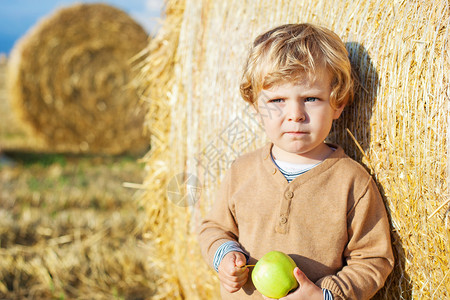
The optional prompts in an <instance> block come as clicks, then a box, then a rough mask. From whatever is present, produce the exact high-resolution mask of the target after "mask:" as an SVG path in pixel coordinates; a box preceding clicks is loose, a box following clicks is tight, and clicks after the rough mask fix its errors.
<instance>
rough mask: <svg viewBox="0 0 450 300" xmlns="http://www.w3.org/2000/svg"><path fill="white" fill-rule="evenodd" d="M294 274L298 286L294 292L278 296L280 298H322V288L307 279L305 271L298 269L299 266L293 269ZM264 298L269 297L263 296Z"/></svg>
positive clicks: (296, 299) (312, 299)
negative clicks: (281, 296)
mask: <svg viewBox="0 0 450 300" xmlns="http://www.w3.org/2000/svg"><path fill="white" fill-rule="evenodd" d="M294 276H295V278H296V279H297V282H298V285H299V287H298V288H297V289H296V290H295V291H294V292H292V293H289V294H288V295H287V296H286V297H283V298H280V300H281V299H284V300H294V299H295V300H303V299H306V300H314V299H317V300H323V292H322V289H321V288H320V287H318V286H317V285H315V284H314V283H313V282H312V281H311V280H309V279H308V277H306V275H305V273H303V272H302V271H300V269H299V268H295V269H294ZM263 297H264V296H263ZM264 299H271V298H267V297H264Z"/></svg>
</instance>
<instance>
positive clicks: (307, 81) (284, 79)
mask: <svg viewBox="0 0 450 300" xmlns="http://www.w3.org/2000/svg"><path fill="white" fill-rule="evenodd" d="M271 76H272V75H271V74H270V73H268V74H266V75H265V76H264V77H263V78H264V79H263V82H262V85H261V90H260V91H259V94H261V92H262V91H263V90H271V89H273V88H275V87H278V86H281V85H285V84H292V85H306V86H311V85H314V84H316V83H317V82H324V81H325V82H327V83H329V84H330V85H331V81H332V80H331V79H332V77H333V74H332V73H331V71H330V70H328V69H327V68H318V69H316V70H311V71H299V72H296V73H293V74H289V75H287V76H280V77H278V76H277V77H278V78H272V79H271V80H267V79H268V78H270V77H271ZM268 81H269V82H270V84H268V83H267V82H268Z"/></svg>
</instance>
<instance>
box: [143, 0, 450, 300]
mask: <svg viewBox="0 0 450 300" xmlns="http://www.w3.org/2000/svg"><path fill="white" fill-rule="evenodd" d="M167 7H168V10H167V20H166V22H165V23H164V27H163V28H162V31H161V33H160V34H159V36H158V37H157V38H156V39H155V40H154V41H152V42H151V43H150V45H149V52H150V54H149V55H148V61H147V63H146V64H145V65H143V66H142V78H141V86H142V87H147V86H152V88H148V89H147V90H145V91H144V97H145V98H146V99H148V100H149V105H148V107H149V111H148V113H147V122H148V123H147V126H148V128H149V129H150V130H151V131H152V133H153V136H154V138H153V139H152V144H151V145H152V150H151V152H150V153H149V154H148V155H147V157H146V159H147V177H146V180H145V184H144V185H145V186H146V188H147V192H146V193H145V195H144V196H143V198H142V201H143V203H144V205H145V207H146V210H147V213H148V215H149V218H148V220H147V224H146V227H147V229H148V230H149V232H150V234H151V236H152V238H154V240H155V241H156V245H157V251H158V252H157V255H158V256H157V262H159V263H160V265H161V266H162V267H164V268H165V270H166V272H165V275H164V280H163V282H162V283H163V287H164V289H161V290H160V291H163V292H162V293H161V294H159V295H160V296H161V298H164V299H180V298H187V299H211V298H217V297H218V282H217V277H216V276H215V275H214V274H213V272H211V271H210V270H209V269H208V268H207V267H206V265H205V263H204V262H203V260H202V259H201V257H200V253H199V249H198V245H197V242H196V238H195V229H196V228H197V226H198V224H199V220H200V218H201V216H202V215H203V214H204V213H205V211H206V210H207V209H208V208H209V207H210V205H211V203H212V201H213V199H214V191H215V189H216V187H217V185H218V184H219V182H220V178H221V176H222V174H223V172H224V170H226V169H227V168H228V165H229V162H230V160H232V159H233V158H234V157H236V155H239V154H241V153H243V152H246V151H249V150H251V149H254V148H256V147H258V146H259V145H261V144H262V143H264V142H265V139H264V137H263V134H262V131H261V130H260V128H259V127H258V125H257V123H256V122H255V120H254V118H253V116H252V115H251V114H249V113H248V110H246V109H245V105H244V103H243V101H242V100H241V99H240V97H239V93H238V82H239V77H240V76H239V74H240V73H241V69H242V64H243V60H244V58H245V56H246V52H247V49H248V46H249V43H250V42H251V41H252V40H253V38H254V37H255V36H256V35H257V34H259V33H261V32H262V31H264V30H266V29H268V28H271V27H273V26H275V25H278V24H281V23H288V22H314V23H317V24H321V25H325V26H327V27H329V28H330V29H332V30H334V31H335V32H336V33H337V34H338V35H340V36H341V38H342V39H343V40H344V41H345V42H347V43H348V44H347V47H348V49H349V52H350V55H351V59H352V63H353V66H354V68H355V71H356V72H357V73H358V75H359V81H360V82H359V84H358V87H357V101H356V102H355V104H354V105H352V106H351V107H348V108H347V109H346V112H345V115H344V116H343V118H342V119H341V120H340V121H339V122H338V123H337V124H336V126H335V128H334V131H333V134H332V135H331V136H330V140H334V141H337V142H339V143H340V144H342V146H344V148H345V149H346V151H347V152H348V153H349V154H350V155H351V156H352V157H354V158H355V159H357V160H358V161H360V162H361V163H362V164H364V165H365V166H366V167H367V168H368V169H369V170H371V172H372V174H373V175H374V177H375V178H376V180H377V182H378V184H379V187H380V190H381V191H382V193H383V196H384V199H385V201H386V206H387V208H388V211H389V214H390V218H391V223H392V237H393V246H394V250H395V254H396V257H397V262H396V266H395V269H394V272H393V274H392V275H391V276H390V277H389V279H388V281H387V283H386V287H385V288H384V289H383V290H382V291H380V293H378V294H377V296H376V298H377V299H411V298H414V299H447V298H449V297H450V280H449V278H450V275H449V273H450V269H449V260H450V257H449V256H450V254H449V253H450V241H449V238H450V231H449V227H448V222H449V212H448V210H447V209H448V207H449V205H448V183H449V180H448V176H449V175H448V141H449V139H450V138H449V137H448V135H449V133H448V126H449V125H448V124H449V123H448V116H449V110H448V109H449V104H448V103H449V102H448V101H449V95H450V91H449V77H448V70H449V68H448V67H449V54H448V53H449V51H448V36H449V35H448V33H449V2H448V0H439V1H421V0H416V1H401V2H398V1H394V2H393V1H387V0H382V1H378V0H373V1H370V0H369V1H363V0H361V1H346V0H341V1H322V0H317V1H310V2H307V1H281V0H280V1H275V0H273V1H269V0H267V1H249V2H245V3H244V2H242V1H237V0H232V1H195V0H191V1H181V0H179V1H168V2H167ZM347 129H348V130H347ZM348 132H350V133H352V135H353V136H354V139H353V138H352V137H351V135H350V134H349V133H348ZM233 134H234V135H233ZM355 141H357V143H355ZM357 144H359V147H358V146H357ZM359 148H361V149H362V151H363V152H364V153H362V152H361V150H360V149H359ZM215 150H219V152H216V153H214V151H215ZM211 154H215V156H211ZM225 158H226V159H225ZM199 163H200V165H199ZM181 172H188V173H192V174H196V175H197V176H199V177H200V178H201V180H202V184H203V190H202V196H201V198H200V199H199V201H198V202H197V203H196V205H195V206H191V207H187V208H184V207H179V206H176V205H174V204H173V203H171V202H170V201H169V198H168V197H167V195H166V194H165V191H164V189H165V187H166V185H167V183H168V182H169V180H170V179H171V178H172V177H173V176H174V175H176V174H178V173H181ZM174 266H176V267H174Z"/></svg>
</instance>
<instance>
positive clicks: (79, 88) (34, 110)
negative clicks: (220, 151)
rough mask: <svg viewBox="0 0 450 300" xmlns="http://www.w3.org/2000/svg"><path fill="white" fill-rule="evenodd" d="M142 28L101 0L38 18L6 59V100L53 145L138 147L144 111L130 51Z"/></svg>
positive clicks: (140, 43) (97, 149) (136, 48)
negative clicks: (8, 58) (100, 1)
mask: <svg viewBox="0 0 450 300" xmlns="http://www.w3.org/2000/svg"><path fill="white" fill-rule="evenodd" d="M147 42H148V35H147V33H146V32H145V30H144V29H143V28H142V27H141V26H140V25H139V24H137V23H136V22H135V21H134V20H133V19H132V18H131V17H130V16H128V15H127V14H126V13H125V12H123V11H121V10H119V9H117V8H114V7H111V6H109V5H106V4H77V5H73V6H70V7H65V8H61V9H59V10H57V11H55V12H54V13H53V14H51V15H49V16H48V17H46V18H45V19H42V20H41V21H40V22H39V23H38V24H36V25H35V27H34V28H32V29H31V30H30V31H29V32H28V33H27V34H26V35H25V36H24V37H22V38H21V39H20V40H19V41H18V42H17V43H16V45H15V46H14V48H13V50H12V53H11V58H10V62H9V64H8V89H9V93H10V100H11V101H12V106H13V108H14V110H15V111H16V112H17V114H18V115H19V116H20V119H21V120H22V121H23V122H24V123H26V124H27V125H29V128H30V129H31V131H32V133H33V134H38V135H40V136H42V137H43V138H44V139H45V140H46V141H47V142H48V144H49V146H50V147H51V149H52V150H57V151H73V152H91V153H111V154H116V153H121V152H124V151H127V150H131V149H133V150H136V149H137V150H142V149H143V148H144V147H145V146H146V144H147V146H148V138H147V136H146V135H144V134H143V133H142V127H143V120H144V115H145V113H144V111H143V109H142V108H140V107H139V105H138V103H139V102H138V101H139V97H138V94H137V91H136V86H135V84H134V83H133V78H134V76H135V75H136V74H135V70H133V69H132V66H131V63H130V61H131V59H132V58H133V57H134V56H135V55H136V54H138V53H139V52H140V51H141V50H142V49H143V48H145V46H146V45H147Z"/></svg>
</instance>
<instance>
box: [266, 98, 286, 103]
mask: <svg viewBox="0 0 450 300" xmlns="http://www.w3.org/2000/svg"><path fill="white" fill-rule="evenodd" d="M269 102H270V103H281V102H284V99H281V98H277V99H270V100H269Z"/></svg>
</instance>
